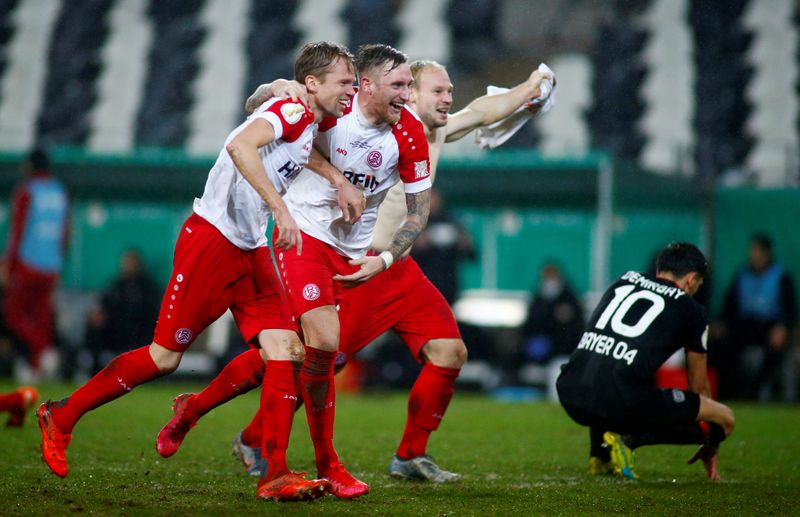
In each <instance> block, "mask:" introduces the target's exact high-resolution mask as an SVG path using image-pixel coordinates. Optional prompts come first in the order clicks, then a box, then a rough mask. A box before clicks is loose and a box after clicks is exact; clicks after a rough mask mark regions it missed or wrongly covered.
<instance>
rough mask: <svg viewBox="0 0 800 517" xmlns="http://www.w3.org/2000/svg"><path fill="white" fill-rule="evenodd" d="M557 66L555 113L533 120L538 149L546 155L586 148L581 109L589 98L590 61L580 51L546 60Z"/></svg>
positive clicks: (568, 152) (581, 152) (555, 68)
mask: <svg viewBox="0 0 800 517" xmlns="http://www.w3.org/2000/svg"><path fill="white" fill-rule="evenodd" d="M550 66H551V68H552V69H553V70H558V81H559V84H558V90H559V94H558V95H559V97H558V116H557V117H548V118H547V119H542V120H536V121H534V122H536V125H537V126H538V127H539V133H540V134H541V145H540V149H541V151H542V152H543V153H544V154H547V155H562V156H563V155H569V154H583V153H585V152H586V151H588V149H589V132H588V130H587V127H586V123H585V121H584V113H585V112H586V109H587V108H588V107H589V104H590V102H591V98H592V92H591V89H590V83H591V81H590V77H591V63H590V62H589V59H587V58H586V56H585V55H583V54H578V53H569V54H561V55H558V56H556V57H555V58H554V59H553V60H552V61H551V64H550Z"/></svg>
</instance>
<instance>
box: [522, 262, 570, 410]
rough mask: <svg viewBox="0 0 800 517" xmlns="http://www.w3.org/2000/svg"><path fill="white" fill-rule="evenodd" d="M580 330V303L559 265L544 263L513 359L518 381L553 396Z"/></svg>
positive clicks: (532, 294)
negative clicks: (557, 379) (551, 393)
mask: <svg viewBox="0 0 800 517" xmlns="http://www.w3.org/2000/svg"><path fill="white" fill-rule="evenodd" d="M583 326H584V315H583V306H582V305H581V301H580V300H579V299H578V296H577V295H576V294H575V291H574V290H573V288H572V286H571V285H570V284H569V282H567V280H566V278H565V277H564V273H563V271H562V270H561V268H560V267H559V265H558V263H557V262H556V261H552V260H551V261H547V262H545V263H544V265H543V266H542V267H541V269H540V270H539V284H538V285H537V286H536V288H535V289H533V290H532V292H531V298H530V302H529V303H528V311H527V316H526V317H525V322H524V323H523V324H522V328H521V332H520V337H521V342H520V346H519V349H518V351H517V354H516V355H515V357H514V358H513V359H514V364H513V368H516V370H517V377H518V380H519V381H520V382H521V383H523V384H529V385H530V384H533V385H536V386H539V387H542V388H544V389H545V390H546V391H547V392H548V393H550V392H551V391H552V392H553V395H554V393H555V392H554V391H553V389H554V387H555V379H556V377H557V376H558V371H559V368H560V365H561V364H562V363H564V362H566V360H567V357H568V356H569V355H570V354H571V353H572V351H573V350H574V349H575V347H576V346H577V345H578V341H580V338H581V334H583ZM513 368H512V369H513Z"/></svg>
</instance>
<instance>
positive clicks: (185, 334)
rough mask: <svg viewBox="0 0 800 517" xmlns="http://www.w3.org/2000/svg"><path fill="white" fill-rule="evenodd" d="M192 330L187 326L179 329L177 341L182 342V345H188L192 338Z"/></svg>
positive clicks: (176, 335)
mask: <svg viewBox="0 0 800 517" xmlns="http://www.w3.org/2000/svg"><path fill="white" fill-rule="evenodd" d="M193 335H194V334H192V331H191V330H189V329H187V328H186V327H184V328H182V329H178V331H177V332H176V333H175V341H177V342H178V343H180V344H181V345H186V344H188V343H189V342H190V341H191V340H192V336H193Z"/></svg>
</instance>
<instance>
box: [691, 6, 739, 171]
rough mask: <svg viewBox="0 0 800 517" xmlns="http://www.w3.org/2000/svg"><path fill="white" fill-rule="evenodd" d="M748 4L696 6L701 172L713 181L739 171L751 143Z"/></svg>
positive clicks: (693, 8)
mask: <svg viewBox="0 0 800 517" xmlns="http://www.w3.org/2000/svg"><path fill="white" fill-rule="evenodd" d="M746 5H747V1H746V0H709V1H706V2H692V3H691V4H690V9H689V20H690V23H691V26H692V30H693V32H694V38H695V66H696V70H697V76H696V78H697V79H696V82H695V92H694V94H695V108H696V110H695V119H694V130H695V133H696V135H697V145H696V147H695V162H696V164H697V174H698V175H699V176H700V177H701V178H703V179H706V180H711V179H714V178H717V177H720V176H722V175H723V174H726V173H727V174H731V173H736V171H739V170H740V168H741V165H742V164H743V163H744V162H745V159H746V157H747V154H748V153H749V152H750V148H751V147H752V144H753V138H752V137H751V136H750V135H748V134H747V130H746V127H745V126H746V121H747V118H748V116H749V115H750V110H751V106H750V103H749V101H748V100H747V99H746V98H745V95H744V91H745V88H746V87H747V84H748V82H749V81H750V78H751V76H752V74H753V69H752V68H751V67H750V66H749V65H747V63H746V62H745V52H746V51H747V49H748V47H749V46H750V42H751V40H752V38H753V34H752V33H751V32H749V31H747V30H745V28H744V27H743V25H742V15H743V13H744V9H745V7H746Z"/></svg>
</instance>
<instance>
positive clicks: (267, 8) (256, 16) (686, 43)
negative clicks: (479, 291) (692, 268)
mask: <svg viewBox="0 0 800 517" xmlns="http://www.w3.org/2000/svg"><path fill="white" fill-rule="evenodd" d="M62 6H69V7H68V8H66V7H64V8H62ZM796 10H797V7H796V5H795V2H793V1H792V0H774V1H771V2H755V1H752V0H750V1H748V0H733V1H731V2H727V1H721V0H709V1H707V2H691V1H689V0H624V1H620V0H602V1H590V0H553V1H552V2H548V3H547V4H546V5H544V4H543V5H541V6H537V7H536V9H532V8H531V5H530V3H529V2H526V1H524V0H461V1H454V0H406V1H404V2H396V1H393V0H370V1H367V0H331V1H328V0H274V1H269V2H267V1H262V0H230V1H227V2H223V1H222V0H188V1H185V2H165V1H156V0H126V1H113V0H87V1H85V2H77V3H68V2H55V1H45V0H0V150H3V151H13V152H22V151H24V150H25V149H27V148H29V147H30V146H31V145H32V144H33V142H35V141H36V140H37V139H39V138H40V137H41V138H40V139H42V140H43V141H44V142H45V143H53V144H58V145H62V144H69V145H78V146H87V147H88V148H89V149H90V150H93V151H98V152H104V153H109V152H110V153H123V154H125V153H128V152H131V151H133V150H134V149H136V148H137V147H173V148H179V149H181V150H183V151H189V152H190V153H192V154H195V155H198V156H203V155H206V154H213V153H215V152H216V150H217V148H218V145H219V140H220V139H221V138H222V136H224V132H225V131H227V130H228V129H230V126H231V124H233V123H235V122H236V121H237V120H239V118H240V117H241V116H242V115H243V113H242V111H241V106H240V105H241V100H242V98H243V97H244V95H246V94H248V93H249V92H251V91H252V90H253V88H255V86H256V85H258V84H260V83H262V82H265V81H267V80H269V79H271V78H274V77H279V76H281V77H290V76H291V75H292V67H291V61H292V58H293V57H294V53H295V51H296V50H297V48H298V47H299V46H300V45H301V44H302V43H303V42H305V41H314V40H323V39H333V40H338V41H345V42H347V43H348V44H349V45H350V46H351V47H352V48H353V49H354V50H355V48H356V47H357V45H358V44H360V43H362V42H365V41H382V42H386V43H390V44H396V45H398V46H399V47H400V48H402V49H403V50H404V51H406V52H408V53H409V54H410V55H411V57H412V58H418V57H425V58H432V59H437V60H439V61H442V62H443V63H445V64H447V65H448V67H449V69H450V72H451V77H452V78H453V80H454V83H456V84H457V86H458V87H457V89H456V95H455V108H456V109H458V108H459V107H461V106H463V103H464V102H466V101H467V100H468V99H470V98H473V97H475V96H477V95H480V94H481V93H483V92H484V91H485V87H486V85H487V83H488V82H491V83H492V84H495V85H498V86H508V85H511V84H515V83H516V82H518V81H520V80H521V79H522V78H523V77H524V75H523V74H524V73H527V71H528V70H531V69H533V68H535V66H536V65H538V63H539V62H540V61H545V62H547V63H548V64H550V65H551V67H552V68H554V69H555V70H556V73H557V74H558V76H559V79H560V89H561V92H562V93H561V94H560V95H559V111H558V116H557V117H555V116H549V117H545V118H544V119H543V120H538V121H535V122H534V123H533V124H531V125H530V127H526V128H525V130H524V131H523V132H521V133H520V134H519V135H518V136H516V137H515V138H514V139H513V140H512V141H510V142H509V143H508V145H509V147H513V146H518V147H531V146H537V145H538V146H539V148H540V149H541V150H543V151H544V152H546V153H548V154H557V153H564V152H581V151H584V150H586V149H589V148H594V147H598V146H601V147H607V148H609V149H611V150H612V152H613V154H615V155H616V156H619V157H622V158H625V159H632V160H637V159H640V160H641V163H642V164H643V165H645V166H646V167H648V168H649V169H652V170H661V171H664V172H675V171H682V172H684V173H691V172H692V171H693V170H697V171H699V174H701V175H702V176H704V177H706V178H718V177H722V176H723V175H724V176H725V177H726V178H729V177H731V176H732V177H733V178H734V179H736V177H737V175H736V174H735V173H736V172H737V171H742V170H744V171H746V173H745V174H739V177H740V180H741V178H744V180H745V181H751V180H752V176H751V174H755V175H757V176H758V178H759V179H758V180H757V181H758V183H759V184H761V185H781V184H796V183H797V181H798V173H797V170H798V146H799V145H800V144H798V132H799V130H800V126H798V125H796V124H799V123H800V118H798V117H797V115H798V98H797V95H798V92H797V91H796V90H793V88H797V85H796V83H797V81H798V79H797V68H798V60H797V57H796V56H797V55H800V54H799V53H798V52H797V47H798V35H797V31H798V26H797V20H796V19H793V18H792V17H793V16H795V17H796ZM712 13H713V14H714V16H711V14H712ZM320 20H330V22H328V23H320ZM375 20H382V23H375ZM231 27H234V28H235V29H233V30H232V29H231ZM599 27H602V30H598V28H599ZM106 33H107V37H106ZM56 41H57V43H54V42H56ZM751 41H752V43H751ZM242 49H243V51H242ZM487 78H490V80H487ZM45 106H46V111H45ZM208 121H214V122H215V123H212V124H209V123H208ZM751 147H752V149H751ZM475 150H476V149H475V146H474V145H472V144H471V142H470V141H469V140H466V139H465V140H463V141H462V142H459V143H458V144H457V145H454V146H451V147H450V148H448V149H447V154H452V153H462V152H472V151H475ZM730 171H733V173H731V172H730ZM726 172H727V174H726Z"/></svg>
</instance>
